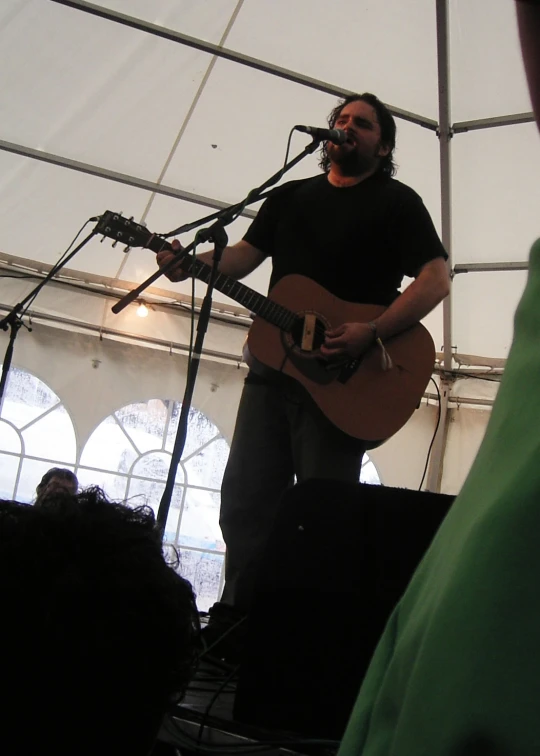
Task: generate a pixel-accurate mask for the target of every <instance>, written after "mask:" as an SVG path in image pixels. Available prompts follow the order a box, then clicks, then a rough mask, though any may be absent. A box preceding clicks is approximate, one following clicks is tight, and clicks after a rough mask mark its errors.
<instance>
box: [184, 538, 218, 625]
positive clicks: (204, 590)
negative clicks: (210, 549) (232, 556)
mask: <svg viewBox="0 0 540 756" xmlns="http://www.w3.org/2000/svg"><path fill="white" fill-rule="evenodd" d="M223 562H224V557H223V556H221V555H220V554H205V553H204V552H200V551H189V550H188V549H180V574H181V575H182V577H185V578H187V579H188V580H189V582H190V583H191V584H192V586H193V589H194V591H195V594H196V596H197V606H198V607H199V611H201V612H206V611H208V609H210V607H211V606H212V604H213V603H214V602H215V601H217V600H218V594H219V583H220V577H221V570H222V569H223Z"/></svg>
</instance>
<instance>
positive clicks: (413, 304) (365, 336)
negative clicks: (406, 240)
mask: <svg viewBox="0 0 540 756" xmlns="http://www.w3.org/2000/svg"><path fill="white" fill-rule="evenodd" d="M449 291H450V278H449V275H448V269H447V265H446V262H445V260H444V259H443V258H442V257H437V258H435V259H434V260H430V261H429V262H427V263H426V264H425V265H424V266H423V267H422V268H421V269H420V271H419V273H418V275H417V276H416V278H415V280H414V281H413V282H412V284H411V285H410V286H409V287H408V288H407V289H405V291H404V292H403V294H401V296H399V297H398V298H397V299H396V300H395V302H393V303H392V304H391V305H390V307H388V309H387V310H385V311H384V312H383V314H382V315H381V316H380V317H378V318H377V320H375V321H374V323H375V326H376V328H377V336H378V337H379V338H380V339H381V340H382V341H383V342H384V341H385V340H386V339H388V338H390V337H391V336H395V335H396V334H398V333H401V331H405V330H406V329H407V328H409V327H410V326H412V325H414V324H415V323H418V322H419V321H420V320H422V318H424V317H425V316H426V315H427V314H428V313H430V312H431V310H433V309H434V308H435V307H436V306H437V305H438V304H439V302H441V301H442V300H443V299H444V298H445V297H446V296H447V294H448V293H449ZM373 339H374V332H373V329H372V328H371V327H370V326H368V325H367V324H366V323H343V325H341V326H339V328H335V329H334V330H332V331H328V332H327V334H326V340H325V343H324V345H323V346H322V347H321V354H323V355H324V356H325V357H335V356H339V355H342V354H349V355H351V356H352V357H358V356H360V355H361V354H363V353H364V352H365V351H366V350H367V349H368V348H369V347H370V346H371V345H372V344H373Z"/></svg>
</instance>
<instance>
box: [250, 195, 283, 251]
mask: <svg viewBox="0 0 540 756" xmlns="http://www.w3.org/2000/svg"><path fill="white" fill-rule="evenodd" d="M273 205H275V203H273V202H272V198H271V197H270V198H268V199H266V200H265V201H264V202H263V204H262V206H261V209H260V210H259V212H258V213H257V216H256V217H255V218H254V219H253V221H252V223H251V225H250V227H249V228H248V230H247V231H246V233H245V234H244V241H247V242H248V243H249V244H252V245H253V246H254V247H256V248H257V249H259V250H260V251H261V252H263V253H264V254H265V255H266V256H267V257H269V256H271V255H272V250H273V248H274V236H275V233H276V223H277V216H276V211H275V207H273Z"/></svg>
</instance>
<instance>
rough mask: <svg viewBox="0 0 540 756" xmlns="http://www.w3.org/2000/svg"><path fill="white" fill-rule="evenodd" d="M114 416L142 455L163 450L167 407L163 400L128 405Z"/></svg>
mask: <svg viewBox="0 0 540 756" xmlns="http://www.w3.org/2000/svg"><path fill="white" fill-rule="evenodd" d="M114 414H115V416H116V418H117V419H118V421H119V422H120V423H121V424H122V426H123V427H124V429H125V431H126V433H127V434H128V436H129V437H130V438H131V439H132V440H133V443H134V444H135V446H136V447H137V449H138V450H139V451H140V452H141V453H144V452H148V451H151V450H152V449H162V448H163V434H164V432H165V421H166V419H167V407H166V405H165V402H163V401H162V400H161V399H150V401H148V402H138V403H137V404H128V405H127V406H126V407H122V409H120V410H118V412H115V413H114Z"/></svg>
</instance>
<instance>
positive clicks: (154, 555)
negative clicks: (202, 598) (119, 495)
mask: <svg viewBox="0 0 540 756" xmlns="http://www.w3.org/2000/svg"><path fill="white" fill-rule="evenodd" d="M0 571H1V574H2V575H3V578H2V582H1V584H0V602H1V606H2V611H3V617H4V621H3V622H2V623H1V624H0V647H1V648H2V649H3V662H2V680H1V682H0V686H1V687H2V688H3V693H4V695H3V696H2V700H3V702H5V705H4V704H3V710H2V722H3V724H2V729H1V730H0V749H1V750H2V752H3V753H6V754H7V753H9V754H23V753H24V754H30V753H38V752H44V753H48V752H51V753H53V752H54V753H55V754H59V755H60V754H61V756H67V754H72V753H78V754H85V756H86V755H89V754H96V753H100V754H113V753H114V754H130V755H131V754H134V755H139V754H140V756H143V754H147V753H148V752H149V751H150V748H151V746H152V742H153V740H154V738H155V736H156V733H157V730H158V728H159V724H160V722H161V719H162V718H163V715H164V713H165V711H166V709H167V706H168V705H169V703H170V702H171V701H172V700H173V699H174V698H175V697H178V696H179V695H181V694H182V692H183V691H184V690H185V687H186V686H187V683H188V681H189V679H190V677H191V675H192V671H193V668H194V664H195V659H196V655H197V652H198V643H199V630H200V628H199V617H198V612H197V608H196V605H195V598H194V595H193V590H192V588H191V585H190V584H189V583H188V581H187V580H185V579H183V578H182V577H180V575H179V574H178V573H177V572H176V571H175V569H173V567H171V566H170V565H169V564H168V563H167V562H166V561H165V558H164V556H163V550H162V543H161V538H160V534H159V531H158V530H157V528H156V525H155V519H154V514H153V512H152V510H151V509H149V508H147V507H140V508H137V509H130V508H129V507H127V506H124V505H122V504H117V503H112V502H110V501H108V500H107V498H106V497H105V495H104V493H103V492H102V491H101V490H100V489H99V488H89V489H86V490H85V491H83V492H82V493H81V494H79V495H78V496H72V495H70V494H66V493H63V492H61V493H58V494H57V495H53V496H51V497H49V498H47V499H46V501H45V502H44V503H43V505H42V506H40V507H33V506H30V505H24V504H19V503H17V502H12V501H0ZM29 696H31V698H32V700H33V702H34V703H33V704H32V706H31V707H29Z"/></svg>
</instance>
